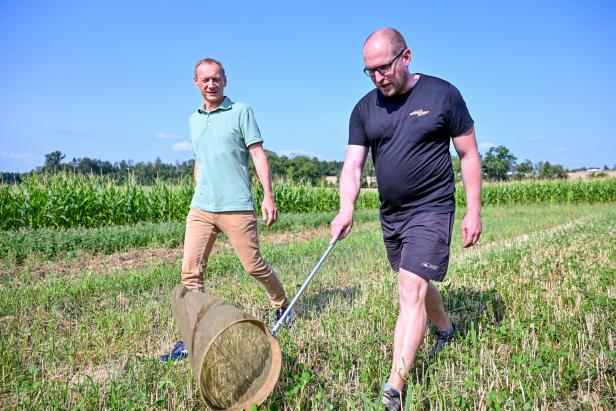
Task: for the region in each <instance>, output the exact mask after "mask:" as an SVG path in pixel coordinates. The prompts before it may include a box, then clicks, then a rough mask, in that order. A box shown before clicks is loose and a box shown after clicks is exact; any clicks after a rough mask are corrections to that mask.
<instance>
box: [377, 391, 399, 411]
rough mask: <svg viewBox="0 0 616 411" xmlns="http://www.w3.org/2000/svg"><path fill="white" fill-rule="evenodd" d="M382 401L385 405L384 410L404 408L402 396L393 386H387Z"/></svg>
mask: <svg viewBox="0 0 616 411" xmlns="http://www.w3.org/2000/svg"><path fill="white" fill-rule="evenodd" d="M381 402H382V403H383V406H384V407H383V411H400V410H401V409H402V398H400V393H399V392H398V391H396V390H392V389H391V388H386V389H385V390H384V391H383V398H382V399H381Z"/></svg>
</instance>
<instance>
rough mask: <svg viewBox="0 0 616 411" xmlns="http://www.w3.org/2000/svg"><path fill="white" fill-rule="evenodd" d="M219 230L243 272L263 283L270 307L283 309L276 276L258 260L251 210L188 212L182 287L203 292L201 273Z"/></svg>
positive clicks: (282, 299)
mask: <svg viewBox="0 0 616 411" xmlns="http://www.w3.org/2000/svg"><path fill="white" fill-rule="evenodd" d="M221 231H222V232H223V233H225V235H226V236H227V237H228V238H229V240H230V241H231V244H232V245H233V248H234V249H235V252H236V254H237V256H238V257H239V259H240V262H241V263H242V266H243V267H244V270H246V271H247V272H248V273H249V274H250V275H252V276H253V277H254V278H255V279H257V280H258V281H259V282H260V283H261V284H263V286H264V287H265V291H266V292H267V295H268V297H269V299H270V301H271V303H272V306H274V307H286V306H287V305H288V304H289V302H288V300H287V298H286V296H285V293H284V288H283V287H282V284H281V283H280V280H279V279H278V275H277V274H276V272H275V271H274V270H273V269H272V267H270V266H269V265H268V264H267V263H266V262H265V261H263V258H261V252H260V251H259V236H258V232H257V217H256V215H255V213H254V211H232V212H221V213H212V212H209V211H203V210H200V209H197V208H191V209H190V212H189V213H188V217H187V218H186V235H185V237H184V258H183V260H182V284H184V285H185V286H186V288H188V289H190V290H193V291H201V292H203V272H204V271H205V269H206V267H207V260H208V257H209V255H210V252H211V251H212V247H213V246H214V241H216V235H217V234H218V233H219V232H221Z"/></svg>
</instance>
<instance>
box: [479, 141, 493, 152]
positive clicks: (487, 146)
mask: <svg viewBox="0 0 616 411" xmlns="http://www.w3.org/2000/svg"><path fill="white" fill-rule="evenodd" d="M492 147H496V144H494V143H490V142H489V141H484V142H481V143H479V149H480V150H481V151H488V150H489V149H491V148H492Z"/></svg>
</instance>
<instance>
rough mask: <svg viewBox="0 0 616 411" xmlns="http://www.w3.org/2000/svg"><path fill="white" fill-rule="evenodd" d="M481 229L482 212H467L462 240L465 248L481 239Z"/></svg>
mask: <svg viewBox="0 0 616 411" xmlns="http://www.w3.org/2000/svg"><path fill="white" fill-rule="evenodd" d="M481 230H482V226H481V215H480V213H479V212H477V213H467V214H466V215H465V216H464V219H463V220H462V242H463V244H464V248H467V247H471V246H473V245H474V244H475V243H476V242H477V241H479V236H481Z"/></svg>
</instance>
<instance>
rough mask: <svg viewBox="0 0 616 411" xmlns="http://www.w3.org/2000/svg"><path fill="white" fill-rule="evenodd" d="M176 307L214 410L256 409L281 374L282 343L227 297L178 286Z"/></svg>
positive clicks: (193, 363)
mask: <svg viewBox="0 0 616 411" xmlns="http://www.w3.org/2000/svg"><path fill="white" fill-rule="evenodd" d="M171 310H172V312H173V316H174V317H175V320H176V322H177V325H178V328H179V330H180V335H181V336H182V338H183V340H184V343H185V344H186V348H187V349H188V356H189V359H190V364H191V366H192V369H193V372H194V375H195V378H196V379H197V383H198V384H199V390H200V392H201V395H202V396H203V399H204V401H205V403H206V404H207V405H208V406H209V407H210V408H212V409H215V410H221V409H242V408H247V409H250V407H251V405H252V404H260V403H261V402H263V401H264V400H265V398H267V396H268V395H269V394H270V393H271V391H272V389H273V388H274V386H275V385H276V381H277V380H278V376H279V375H280V366H281V353H280V346H279V345H278V341H276V339H275V338H274V337H272V335H271V334H270V332H269V330H268V328H267V327H266V326H265V324H263V323H262V322H261V321H259V320H257V319H256V318H254V317H252V316H250V315H248V314H246V313H244V312H243V311H241V310H238V309H237V308H235V307H233V306H231V305H229V304H228V303H227V302H226V301H224V300H223V299H220V298H217V297H213V296H210V295H207V294H204V293H200V292H195V291H190V290H188V289H187V288H186V287H184V286H183V285H178V286H177V287H176V288H175V290H174V291H173V297H172V305H171Z"/></svg>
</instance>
